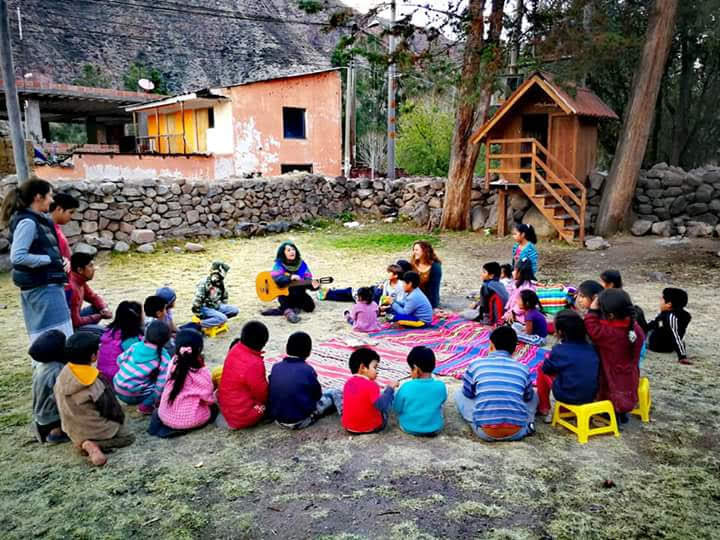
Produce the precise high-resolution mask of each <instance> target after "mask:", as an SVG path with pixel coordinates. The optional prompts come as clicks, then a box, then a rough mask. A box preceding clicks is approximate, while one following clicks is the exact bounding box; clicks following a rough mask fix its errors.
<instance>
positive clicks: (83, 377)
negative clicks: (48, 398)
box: [57, 362, 100, 396]
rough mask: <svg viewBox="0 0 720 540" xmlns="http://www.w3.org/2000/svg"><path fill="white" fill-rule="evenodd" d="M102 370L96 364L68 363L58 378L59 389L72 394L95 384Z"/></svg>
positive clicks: (69, 394)
mask: <svg viewBox="0 0 720 540" xmlns="http://www.w3.org/2000/svg"><path fill="white" fill-rule="evenodd" d="M99 374H100V372H99V371H98V369H97V368H96V367H95V366H91V365H85V364H73V363H72V362H71V363H68V364H67V365H66V366H65V367H64V368H63V370H62V371H61V372H60V375H59V376H58V379H57V390H58V391H59V392H60V393H61V394H63V395H65V396H71V395H73V394H77V393H78V392H80V391H82V390H86V389H87V388H88V387H90V386H92V385H93V384H95V381H97V379H98V376H99Z"/></svg>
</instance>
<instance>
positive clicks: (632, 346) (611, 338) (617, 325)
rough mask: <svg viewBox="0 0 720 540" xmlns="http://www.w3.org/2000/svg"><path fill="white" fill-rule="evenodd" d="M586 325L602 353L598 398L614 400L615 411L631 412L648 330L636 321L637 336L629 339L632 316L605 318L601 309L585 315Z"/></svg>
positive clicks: (596, 347) (634, 402) (599, 352)
mask: <svg viewBox="0 0 720 540" xmlns="http://www.w3.org/2000/svg"><path fill="white" fill-rule="evenodd" d="M585 328H587V332H588V335H589V336H590V339H591V340H592V342H593V345H595V349H597V352H598V354H599V355H600V370H599V374H598V393H597V399H598V400H604V399H609V400H610V401H612V404H613V407H615V412H620V413H622V412H630V411H632V410H633V409H634V408H635V405H636V404H637V401H638V395H637V388H638V381H639V379H640V368H639V367H638V361H639V360H640V351H641V350H642V346H643V342H644V341H645V334H644V333H643V331H642V329H641V328H640V325H638V323H635V326H634V329H635V334H636V336H637V337H636V338H635V341H634V342H633V343H630V340H629V339H628V332H629V331H630V319H622V320H612V321H611V320H606V319H602V318H601V317H600V313H599V312H598V311H594V310H591V311H589V312H588V313H587V315H585Z"/></svg>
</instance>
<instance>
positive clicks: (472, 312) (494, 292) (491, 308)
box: [460, 262, 508, 326]
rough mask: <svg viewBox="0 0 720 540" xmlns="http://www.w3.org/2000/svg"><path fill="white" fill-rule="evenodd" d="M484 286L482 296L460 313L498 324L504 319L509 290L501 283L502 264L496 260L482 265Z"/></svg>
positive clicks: (472, 319)
mask: <svg viewBox="0 0 720 540" xmlns="http://www.w3.org/2000/svg"><path fill="white" fill-rule="evenodd" d="M482 270H483V271H482V280H483V284H482V288H481V289H480V298H479V299H478V301H477V302H476V303H474V304H473V305H471V306H470V308H469V309H466V310H465V311H463V312H462V313H461V314H460V315H461V316H462V317H463V318H465V319H468V320H471V321H476V320H479V321H481V322H482V323H483V324H488V325H493V326H494V325H496V324H499V323H500V322H501V321H502V316H503V310H504V307H505V303H506V302H507V300H508V292H507V290H506V289H505V286H504V285H503V284H502V283H500V265H499V264H498V263H496V262H489V263H485V264H484V265H483V267H482Z"/></svg>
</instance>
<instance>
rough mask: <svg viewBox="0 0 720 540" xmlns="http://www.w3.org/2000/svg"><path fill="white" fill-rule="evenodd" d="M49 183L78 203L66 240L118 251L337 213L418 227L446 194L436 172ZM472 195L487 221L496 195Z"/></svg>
mask: <svg viewBox="0 0 720 540" xmlns="http://www.w3.org/2000/svg"><path fill="white" fill-rule="evenodd" d="M14 186H15V178H14V176H8V177H6V178H5V180H3V181H2V183H1V184H0V194H4V193H6V192H7V190H8V189H10V188H13V187H14ZM54 188H55V190H56V191H58V192H66V193H69V194H71V195H73V196H74V197H76V198H77V199H78V200H79V201H80V208H79V209H78V211H77V212H76V214H75V217H74V219H73V221H71V222H70V223H68V224H67V225H64V226H63V232H64V233H65V235H66V236H67V238H68V240H69V242H70V243H71V245H76V244H81V243H82V244H87V245H89V246H90V247H93V248H96V249H115V250H117V251H127V250H128V249H130V248H131V247H132V246H133V245H136V246H138V247H142V246H144V245H146V244H152V243H154V242H155V241H157V240H164V239H169V238H181V237H215V238H217V237H225V238H229V237H233V236H241V237H248V236H253V235H259V234H265V233H273V232H286V231H287V230H288V229H289V228H290V227H292V226H294V225H297V224H299V223H301V222H302V221H305V220H309V219H312V218H317V217H334V216H338V215H340V214H342V213H343V212H353V213H357V214H360V215H373V216H377V217H389V216H396V215H400V216H404V217H406V218H409V219H412V220H414V221H415V222H416V223H417V224H418V225H428V226H437V225H438V224H439V223H440V214H441V207H442V201H443V197H444V195H445V181H444V179H441V178H431V179H428V178H403V179H400V180H396V181H394V182H388V181H386V180H382V181H379V180H378V181H374V182H373V181H371V180H368V179H356V180H346V179H345V178H342V177H340V178H328V177H322V176H318V175H311V174H299V175H286V176H282V177H277V178H254V179H236V180H232V181H227V182H201V181H188V180H159V179H146V180H126V181H120V180H118V181H98V182H91V181H82V182H55V183H54ZM472 196H473V205H474V207H475V208H474V210H473V223H474V225H475V227H476V229H479V228H482V227H485V226H488V227H492V226H494V223H496V222H497V216H496V215H495V213H494V210H493V207H494V202H495V195H494V194H488V193H483V192H482V191H481V189H480V184H476V186H475V187H474V189H473V195H472ZM7 236H8V231H7V230H4V231H0V252H6V251H7V250H8V247H9V242H8V240H7ZM83 247H84V246H83ZM149 249H150V248H147V247H144V248H143V249H141V251H147V250H149Z"/></svg>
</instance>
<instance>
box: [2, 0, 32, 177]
mask: <svg viewBox="0 0 720 540" xmlns="http://www.w3.org/2000/svg"><path fill="white" fill-rule="evenodd" d="M0 65H1V67H2V77H3V82H4V85H5V106H6V108H7V112H8V122H9V124H10V137H11V139H12V146H13V156H14V157H15V170H16V171H17V179H18V184H22V183H23V182H25V181H27V179H28V176H29V171H28V163H27V155H26V154H25V140H24V139H23V128H22V120H21V119H20V103H19V102H18V96H17V88H15V68H14V67H13V61H12V44H11V43H10V23H9V21H8V12H7V2H6V0H0Z"/></svg>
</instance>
